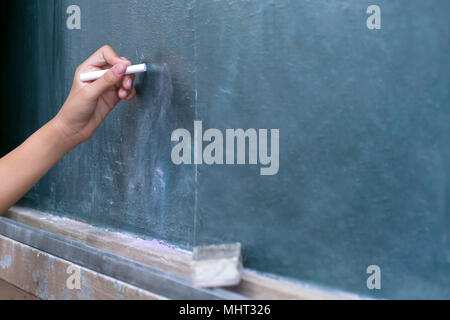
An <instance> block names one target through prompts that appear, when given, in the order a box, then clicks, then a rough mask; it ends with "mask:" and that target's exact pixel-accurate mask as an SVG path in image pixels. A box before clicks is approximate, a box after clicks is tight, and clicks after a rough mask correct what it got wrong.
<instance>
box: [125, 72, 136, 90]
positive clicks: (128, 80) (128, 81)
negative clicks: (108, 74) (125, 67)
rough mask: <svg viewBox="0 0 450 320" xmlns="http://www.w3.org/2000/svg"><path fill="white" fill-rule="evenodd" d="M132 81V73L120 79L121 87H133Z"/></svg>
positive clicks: (129, 88)
mask: <svg viewBox="0 0 450 320" xmlns="http://www.w3.org/2000/svg"><path fill="white" fill-rule="evenodd" d="M133 82H134V74H133V75H128V76H125V77H124V78H123V81H122V88H124V89H125V90H128V91H129V90H131V88H132V87H133Z"/></svg>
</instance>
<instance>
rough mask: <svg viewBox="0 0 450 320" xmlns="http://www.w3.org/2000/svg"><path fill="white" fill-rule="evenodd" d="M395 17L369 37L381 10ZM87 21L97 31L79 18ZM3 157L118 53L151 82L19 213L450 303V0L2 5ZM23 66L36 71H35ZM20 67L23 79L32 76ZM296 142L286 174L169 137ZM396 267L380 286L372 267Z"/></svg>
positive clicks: (287, 152) (141, 81)
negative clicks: (184, 160)
mask: <svg viewBox="0 0 450 320" xmlns="http://www.w3.org/2000/svg"><path fill="white" fill-rule="evenodd" d="M374 2H376V4H377V5H378V6H379V7H380V8H381V10H382V11H381V12H382V20H381V21H382V22H381V23H382V25H381V29H380V30H369V29H368V28H367V26H366V20H367V18H368V17H369V15H368V14H367V13H366V10H367V7H368V6H369V5H371V4H374ZM72 4H76V5H78V6H79V7H80V8H81V29H80V30H76V29H75V30H69V29H68V28H67V26H66V20H67V18H68V15H67V13H66V9H67V7H68V6H69V5H72ZM1 11H2V26H3V28H2V32H4V34H5V36H4V38H3V39H5V43H7V46H6V48H5V49H6V50H5V49H4V52H2V58H3V59H2V76H1V81H2V85H1V87H2V89H1V92H2V100H3V103H2V107H1V114H0V116H1V120H0V125H1V127H0V130H1V140H0V142H1V151H2V154H4V153H6V152H7V151H9V150H11V149H12V148H13V147H14V146H17V145H18V144H20V143H21V142H22V141H23V140H24V139H25V138H26V137H27V136H29V135H30V134H31V133H32V132H33V131H34V130H36V129H38V128H39V127H40V126H41V125H43V124H44V123H45V122H47V121H48V120H49V119H51V118H52V117H53V116H54V115H55V114H56V113H57V111H58V110H59V108H60V106H61V105H62V103H63V102H64V99H65V97H66V96H67V94H68V92H69V90H70V87H71V83H72V79H73V74H74V71H75V68H76V67H77V66H78V65H79V64H80V63H81V62H82V61H84V60H85V59H86V58H87V57H88V56H89V55H90V54H91V53H92V52H93V51H95V50H96V49H98V48H99V47H100V46H102V45H103V44H110V45H111V46H112V47H113V48H114V49H115V50H116V51H117V52H118V53H119V54H120V55H122V56H126V57H128V58H129V59H130V60H132V61H133V62H134V63H141V62H154V63H158V64H160V65H164V64H165V66H166V67H165V69H164V70H163V71H162V72H159V73H149V74H147V75H145V76H139V77H138V79H137V89H138V97H137V98H136V99H135V101H134V102H132V103H121V104H120V105H119V106H118V107H117V109H116V110H115V111H114V112H113V113H112V114H111V116H110V117H109V118H108V119H107V121H106V122H105V123H104V125H103V126H102V127H101V129H100V130H99V131H98V132H97V134H96V136H95V137H94V139H93V140H91V141H89V142H88V143H85V144H84V145H82V146H80V147H79V148H77V149H76V150H74V151H73V152H71V153H70V154H69V155H67V156H66V157H65V158H64V159H63V160H62V161H61V162H60V163H59V164H58V165H57V166H56V167H55V168H54V169H53V170H52V171H51V172H50V173H49V174H48V175H47V176H46V177H45V178H44V179H42V181H40V182H39V183H38V185H36V187H35V188H33V189H32V190H31V191H30V192H29V193H28V194H27V195H26V197H25V198H24V199H23V200H22V201H21V204H23V205H28V206H31V207H34V208H38V209H42V210H45V211H48V212H51V213H54V214H58V215H64V216H68V217H71V218H74V219H78V220H82V221H86V222H88V223H91V224H94V225H97V226H101V227H106V228H110V229H118V230H122V231H128V232H133V233H136V234H138V235H140V236H148V237H155V238H158V239H162V240H166V241H168V242H170V243H173V244H176V245H178V246H181V247H185V248H192V247H193V246H195V245H200V244H212V243H222V242H234V241H239V242H242V245H243V250H244V254H245V261H244V264H245V266H246V267H249V268H253V269H256V270H259V271H263V272H269V273H273V274H277V275H281V276H286V277H291V278H294V279H299V280H302V281H308V282H313V283H316V284H320V285H326V286H329V287H333V288H338V289H342V290H346V291H350V292H355V293H359V294H362V295H365V296H373V297H385V298H450V148H449V145H450V143H449V142H450V109H449V108H450V104H449V95H448V89H449V81H448V79H449V71H450V70H449V56H450V52H449V35H448V31H449V29H448V12H450V2H449V1H448V0H427V1H425V0H423V1H419V0H414V1H410V0H397V1H388V0H377V1H366V0H340V1H328V0H295V1H294V0H292V1H289V0H280V1H271V0H250V1H231V0H227V1H207V0H204V1H203V0H187V1H177V0H172V1H150V0H148V1H144V0H142V1H119V0H116V1H110V0H108V1H106V0H97V1H87V0H77V1H72V0H71V1H66V0H62V1H22V0H20V1H10V2H3V3H2V10H1ZM20 66H21V67H20ZM17 71H21V73H18V72H17ZM194 120H201V121H202V122H203V127H204V129H205V130H206V129H208V128H216V129H218V130H221V131H222V132H225V130H226V129H230V128H233V129H237V128H243V129H248V128H255V129H280V138H279V139H280V149H279V157H280V169H279V173H278V174H277V175H273V176H261V175H260V174H259V170H260V167H259V166H255V165H212V166H208V165H205V164H203V165H181V166H177V165H175V164H173V162H172V161H171V150H172V147H173V146H174V143H173V142H171V134H172V132H173V131H174V130H175V129H177V128H185V129H187V130H189V131H190V132H193V126H194ZM370 265H377V266H379V267H380V269H381V274H382V288H381V290H368V288H367V286H366V280H367V277H368V276H369V275H368V274H367V273H366V269H367V267H368V266H370Z"/></svg>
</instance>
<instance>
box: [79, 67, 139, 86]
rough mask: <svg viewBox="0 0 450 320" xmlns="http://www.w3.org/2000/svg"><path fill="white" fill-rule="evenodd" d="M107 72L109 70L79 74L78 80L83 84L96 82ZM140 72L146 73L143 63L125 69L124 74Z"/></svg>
mask: <svg viewBox="0 0 450 320" xmlns="http://www.w3.org/2000/svg"><path fill="white" fill-rule="evenodd" d="M108 71H109V69H108V70H101V71H93V72H86V73H82V74H80V80H81V81H83V82H86V81H93V80H97V79H100V78H101V77H103V75H104V74H105V73H107V72H108ZM141 72H147V65H146V64H145V63H143V64H136V65H133V66H129V67H128V68H127V71H126V72H125V74H135V73H141Z"/></svg>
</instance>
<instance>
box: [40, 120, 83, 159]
mask: <svg viewBox="0 0 450 320" xmlns="http://www.w3.org/2000/svg"><path fill="white" fill-rule="evenodd" d="M46 126H48V129H49V131H50V134H51V135H52V136H53V137H54V139H52V140H53V143H54V146H55V148H56V149H57V150H58V151H60V152H62V153H63V154H66V153H67V152H69V151H70V150H72V149H73V148H75V147H76V146H77V145H79V144H80V143H81V142H77V141H76V139H74V137H73V135H72V134H71V133H70V132H68V130H67V126H66V125H65V124H64V123H62V122H61V121H60V119H59V118H58V117H55V118H53V119H52V120H50V121H49V122H48V123H47V125H46Z"/></svg>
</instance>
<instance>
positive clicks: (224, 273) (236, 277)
mask: <svg viewBox="0 0 450 320" xmlns="http://www.w3.org/2000/svg"><path fill="white" fill-rule="evenodd" d="M241 273H242V257H241V244H240V243H233V244H221V245H213V246H202V247H195V248H194V252H193V255H192V262H191V282H192V284H193V285H194V286H196V287H206V288H214V287H227V286H235V285H238V284H239V282H240V281H241Z"/></svg>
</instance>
